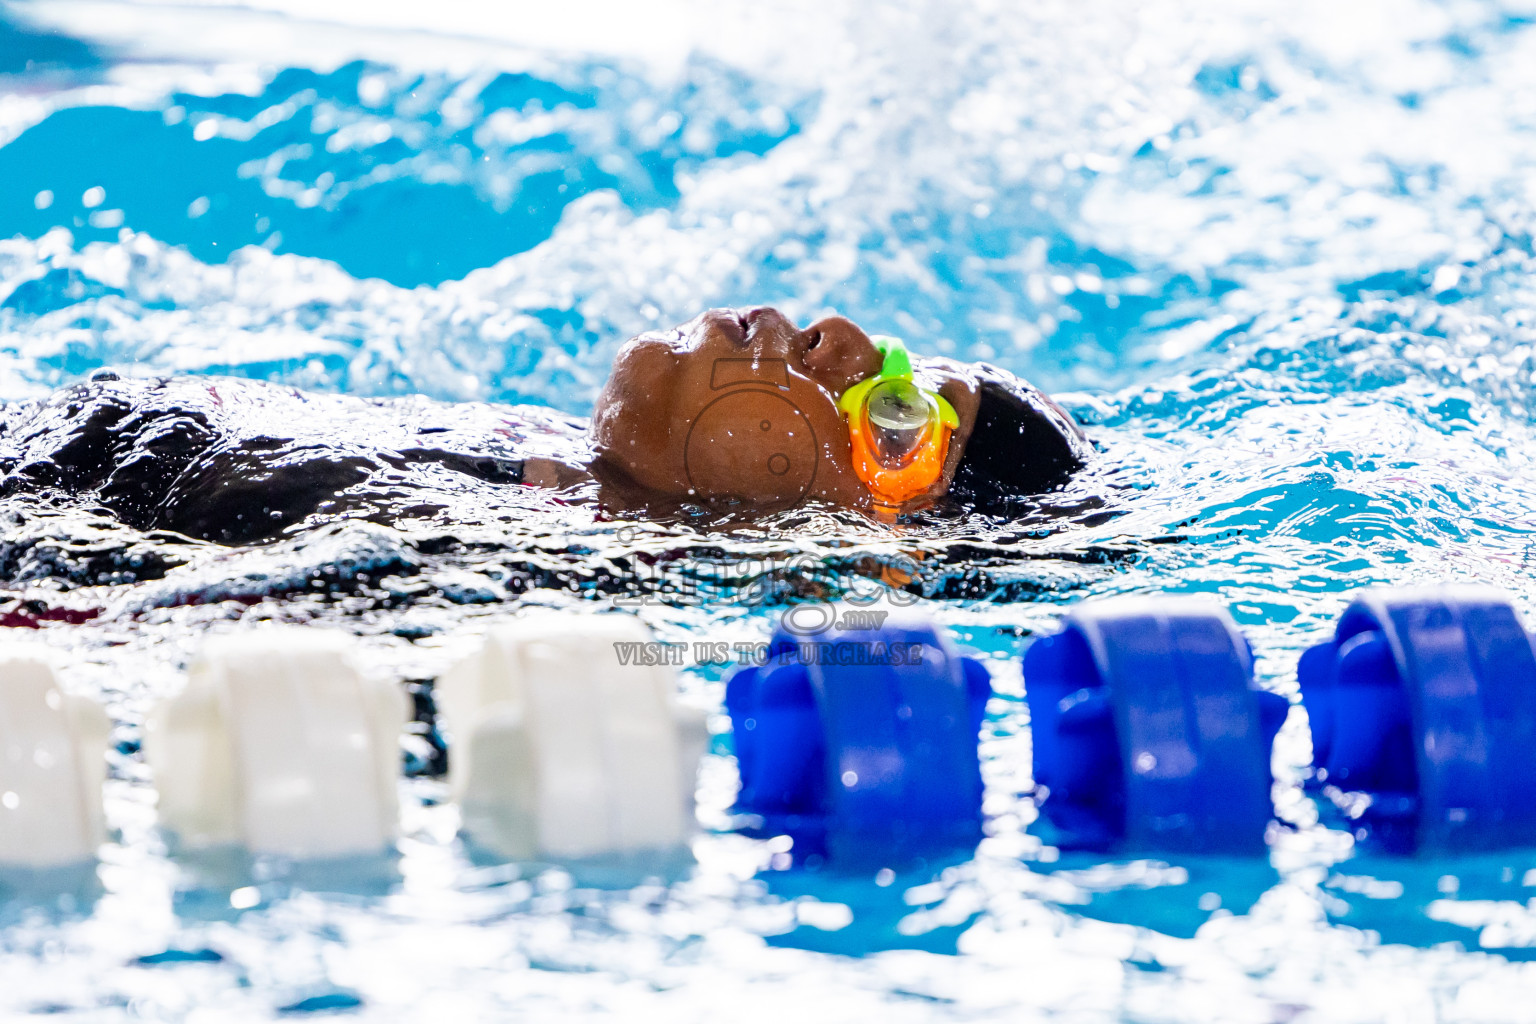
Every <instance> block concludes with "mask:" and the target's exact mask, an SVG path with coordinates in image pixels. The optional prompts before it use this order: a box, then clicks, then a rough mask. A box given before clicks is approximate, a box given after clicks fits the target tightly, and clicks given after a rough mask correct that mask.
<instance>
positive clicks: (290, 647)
mask: <svg viewBox="0 0 1536 1024" xmlns="http://www.w3.org/2000/svg"><path fill="white" fill-rule="evenodd" d="M352 645H353V640H352V638H351V637H349V636H347V635H345V634H342V633H336V632H331V631H327V630H314V629H301V628H290V627H284V628H273V629H264V630H254V631H252V632H249V633H243V634H237V635H232V636H225V637H219V638H217V639H214V640H211V641H209V643H208V644H207V646H206V647H204V649H203V651H202V653H201V655H200V656H199V657H198V658H197V659H196V660H194V661H193V663H192V664H191V666H190V667H189V669H188V674H187V687H186V689H185V690H183V691H182V692H181V693H180V694H178V695H177V696H175V697H173V698H171V699H170V700H167V701H165V702H163V703H162V704H160V705H159V706H158V707H156V708H155V709H154V711H153V712H152V713H151V714H150V716H149V718H148V720H147V721H146V723H145V735H144V755H145V759H146V761H147V762H148V763H149V765H150V767H151V769H152V770H153V772H154V777H155V784H156V786H157V787H158V789H159V792H160V822H161V825H162V826H163V827H164V828H166V829H167V830H168V831H170V832H171V833H172V834H173V835H174V836H175V837H176V840H177V843H178V845H179V847H180V848H181V849H184V850H196V849H206V848H211V847H222V846H236V845H237V846H243V847H245V848H246V849H247V850H249V851H250V852H252V853H255V854H276V855H281V856H287V857H293V858H297V859H319V858H331V857H346V856H355V855H367V854H374V853H379V852H382V851H385V850H386V849H387V848H388V847H389V846H390V845H391V844H392V843H393V841H394V839H395V836H396V834H397V831H398V822H399V807H398V800H397V795H396V789H397V779H398V776H399V772H400V733H401V731H402V729H403V728H404V726H405V723H406V720H407V719H408V717H409V714H410V710H409V703H408V700H407V698H406V695H405V693H404V692H403V691H402V690H401V689H400V688H399V687H398V686H397V685H395V684H394V683H393V682H391V681H388V680H379V679H372V678H369V677H368V676H366V675H364V674H363V673H362V672H360V671H359V670H358V669H357V667H356V666H355V665H354V664H353V662H352V660H351V658H350V656H349V652H350V650H351V647H352Z"/></svg>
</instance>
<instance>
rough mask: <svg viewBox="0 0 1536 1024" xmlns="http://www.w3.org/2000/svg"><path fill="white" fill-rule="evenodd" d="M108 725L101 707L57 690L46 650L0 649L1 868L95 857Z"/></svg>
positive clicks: (102, 834)
mask: <svg viewBox="0 0 1536 1024" xmlns="http://www.w3.org/2000/svg"><path fill="white" fill-rule="evenodd" d="M111 728H112V724H111V722H110V720H109V719H108V718H107V713H106V712H105V711H104V710H103V709H102V708H101V706H100V705H99V704H97V703H96V702H95V701H93V700H90V699H88V698H85V697H78V696H72V695H70V694H67V693H65V692H64V691H63V690H61V689H59V684H58V679H57V678H56V677H55V675H54V671H53V667H52V665H51V664H50V663H49V660H48V657H47V654H46V652H44V651H42V650H41V649H37V648H31V647H29V646H27V645H14V646H13V645H7V646H5V647H4V648H0V868H29V869H30V868H54V867H64V866H70V865H75V864H81V863H85V862H88V861H90V860H92V859H93V858H94V857H95V856H96V848H97V847H98V846H100V845H101V844H102V842H104V841H105V839H106V829H105V827H104V825H103V823H102V814H101V786H102V783H103V782H105V781H106V774H107V761H106V748H107V740H108V736H109V734H110V732H111Z"/></svg>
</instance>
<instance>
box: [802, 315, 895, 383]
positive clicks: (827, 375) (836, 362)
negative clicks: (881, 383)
mask: <svg viewBox="0 0 1536 1024" xmlns="http://www.w3.org/2000/svg"><path fill="white" fill-rule="evenodd" d="M795 341H796V343H797V345H798V347H799V351H800V353H801V360H802V362H803V363H804V365H805V371H806V375H807V376H809V377H810V378H811V379H812V380H814V381H816V382H817V383H818V384H820V385H822V386H823V387H825V388H826V389H827V390H828V391H830V392H832V393H833V394H834V395H841V394H842V393H843V392H844V391H846V390H848V388H849V387H851V386H852V385H854V384H857V383H858V382H859V381H861V380H864V379H865V378H867V377H873V376H874V375H875V374H877V373H879V372H880V365H881V363H882V362H883V357H882V356H881V355H880V350H879V349H877V348H876V347H875V343H874V342H872V341H870V340H869V335H867V334H865V333H864V332H863V331H861V330H860V329H859V326H858V325H857V324H855V323H854V322H853V321H852V320H849V319H847V318H845V317H840V316H829V317H827V318H826V319H824V320H818V321H816V322H815V323H813V324H811V326H809V327H807V328H806V329H805V330H803V331H801V332H800V333H799V335H798V336H797V337H796V338H795Z"/></svg>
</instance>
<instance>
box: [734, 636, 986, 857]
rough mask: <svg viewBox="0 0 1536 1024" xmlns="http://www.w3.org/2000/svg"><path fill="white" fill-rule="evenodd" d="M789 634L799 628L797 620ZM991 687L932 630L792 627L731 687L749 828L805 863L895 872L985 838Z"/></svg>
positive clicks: (982, 672) (982, 671) (741, 798)
mask: <svg viewBox="0 0 1536 1024" xmlns="http://www.w3.org/2000/svg"><path fill="white" fill-rule="evenodd" d="M786 624H787V625H789V626H791V627H795V626H796V625H797V623H795V622H793V621H788V620H787V623H786ZM991 692H992V690H991V683H990V680H989V677H988V675H987V670H986V668H985V667H984V666H983V665H982V664H981V663H980V662H977V661H975V660H973V659H971V658H966V657H962V656H960V655H959V654H957V653H956V651H955V649H954V647H953V646H952V645H951V644H950V643H949V641H948V640H947V639H946V638H945V637H944V636H943V635H942V634H940V633H939V632H938V631H937V630H936V629H934V627H933V626H932V625H931V624H930V623H928V622H926V621H924V620H922V619H918V618H902V619H897V618H896V617H895V616H892V618H891V619H888V620H887V621H886V622H885V624H884V625H883V627H882V628H879V629H840V628H832V629H828V630H826V631H824V632H823V631H820V630H804V629H800V630H799V631H798V632H792V631H791V630H790V629H786V628H783V627H781V628H780V629H779V630H778V631H777V632H776V633H775V634H774V637H773V640H772V642H771V643H770V645H769V648H768V651H767V660H766V663H765V664H763V665H762V666H752V667H747V668H743V669H740V670H738V671H737V672H736V673H735V674H734V675H733V676H732V677H731V679H730V681H729V683H728V684H727V687H726V698H725V704H726V710H727V712H728V713H729V714H730V718H731V727H732V730H733V733H734V743H735V749H736V760H737V765H738V770H739V772H740V775H741V790H740V793H739V795H738V797H737V801H736V810H737V811H738V812H740V813H743V814H746V815H750V816H752V817H754V818H755V819H757V823H756V824H755V825H754V826H753V827H752V828H751V829H749V831H751V832H755V833H757V834H762V835H788V836H790V837H791V838H792V839H793V840H794V852H795V855H796V857H797V859H798V860H800V861H802V862H804V860H805V859H806V858H807V857H811V856H817V857H825V858H826V859H827V860H828V861H829V862H831V863H833V864H848V865H853V864H859V865H864V864H880V865H885V864H894V863H898V862H901V861H907V860H912V859H914V858H927V857H934V856H940V855H942V854H944V853H946V852H949V851H952V850H955V849H958V848H961V847H965V846H972V845H974V844H975V843H976V842H977V840H979V839H980V838H981V792H982V785H981V766H980V761H979V758H978V754H977V734H978V732H979V731H980V729H981V722H982V718H983V716H984V714H985V709H986V702H987V698H988V697H989V696H990V694H991Z"/></svg>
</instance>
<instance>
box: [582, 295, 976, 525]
mask: <svg viewBox="0 0 1536 1024" xmlns="http://www.w3.org/2000/svg"><path fill="white" fill-rule="evenodd" d="M914 347H916V346H914ZM881 362H882V358H881V355H880V353H879V351H878V350H877V349H876V348H875V346H874V343H873V342H872V341H870V339H869V336H868V335H867V334H865V333H864V331H863V330H861V329H860V328H859V327H858V326H857V325H856V324H854V323H853V322H852V321H851V320H847V319H844V318H843V317H828V318H826V319H823V320H818V321H816V322H815V323H813V324H811V325H810V326H809V327H806V328H804V329H803V330H802V329H801V328H799V327H796V326H795V325H794V324H792V323H790V322H789V320H788V319H786V318H785V317H784V315H783V314H781V313H780V312H779V311H778V310H776V309H772V308H768V307H758V308H754V309H748V310H728V309H712V310H710V311H709V312H707V313H704V314H702V315H701V316H699V317H698V318H696V319H694V320H692V321H690V322H688V323H686V324H683V325H682V326H680V327H677V328H675V329H674V330H671V331H667V332H658V333H654V334H642V335H640V336H639V337H637V338H634V339H631V340H630V341H629V342H628V343H627V344H626V345H625V346H624V348H623V349H622V350H620V352H619V355H618V358H617V359H616V360H615V361H614V366H613V373H612V374H611V375H610V376H609V378H608V383H607V385H606V386H605V387H604V388H603V392H602V394H601V395H600V396H599V398H598V400H597V408H596V409H595V411H594V413H593V417H592V438H593V442H594V445H595V447H596V450H597V456H598V460H597V468H598V470H599V472H600V473H605V472H606V473H609V474H612V473H613V471H618V473H620V474H622V476H623V477H625V478H627V480H628V481H629V482H632V483H634V484H636V485H638V486H639V487H640V488H642V489H643V490H645V491H647V492H650V493H654V494H658V495H663V496H666V497H672V498H681V499H685V500H692V501H698V502H700V503H704V504H712V505H719V504H721V503H723V502H724V503H729V502H739V503H743V504H747V505H750V506H753V507H756V508H764V509H771V508H785V507H788V506H791V505H795V504H798V503H799V502H801V501H804V500H806V499H818V500H822V501H829V502H833V503H836V504H839V505H846V506H851V507H867V506H869V505H871V504H872V502H871V500H870V494H869V491H868V490H867V488H866V487H865V486H864V484H863V482H861V481H860V480H859V478H858V476H857V475H856V474H855V473H854V470H853V463H852V461H851V456H850V450H849V440H848V427H847V424H846V423H845V422H844V420H843V415H842V413H841V412H839V411H838V408H837V399H838V397H839V396H841V395H842V393H843V392H844V391H845V390H847V389H848V388H849V387H850V386H852V385H853V384H856V383H858V382H859V381H861V380H863V379H865V378H866V377H870V376H873V375H875V374H877V373H879V372H880V367H881ZM916 370H917V373H918V376H919V378H920V382H921V383H923V384H925V386H927V387H930V388H932V389H934V390H937V391H939V393H940V394H942V395H944V397H945V398H947V399H949V401H950V403H951V404H952V405H953V406H954V407H955V410H956V412H957V413H958V414H959V417H960V427H959V429H958V430H956V431H955V433H954V436H953V437H952V439H951V441H950V446H949V452H948V457H947V458H946V460H945V467H944V473H943V476H942V477H941V478H940V479H939V481H938V482H937V483H936V484H935V485H934V486H933V488H932V489H931V490H930V492H929V493H928V494H927V495H924V496H923V497H924V498H927V497H936V496H938V495H940V494H943V493H944V492H945V491H946V490H947V489H948V487H949V483H950V481H951V479H953V477H954V471H955V467H956V465H958V463H959V460H960V455H961V453H962V452H963V451H964V448H965V442H966V440H967V439H968V438H969V437H970V431H971V427H972V425H973V423H974V421H975V415H976V407H977V404H978V398H977V391H976V384H975V381H974V379H973V378H972V377H971V376H970V374H969V373H968V372H967V371H966V369H965V367H963V366H960V365H956V364H951V363H949V362H948V361H945V360H921V361H918V362H917V364H916ZM919 500H921V499H919Z"/></svg>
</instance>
